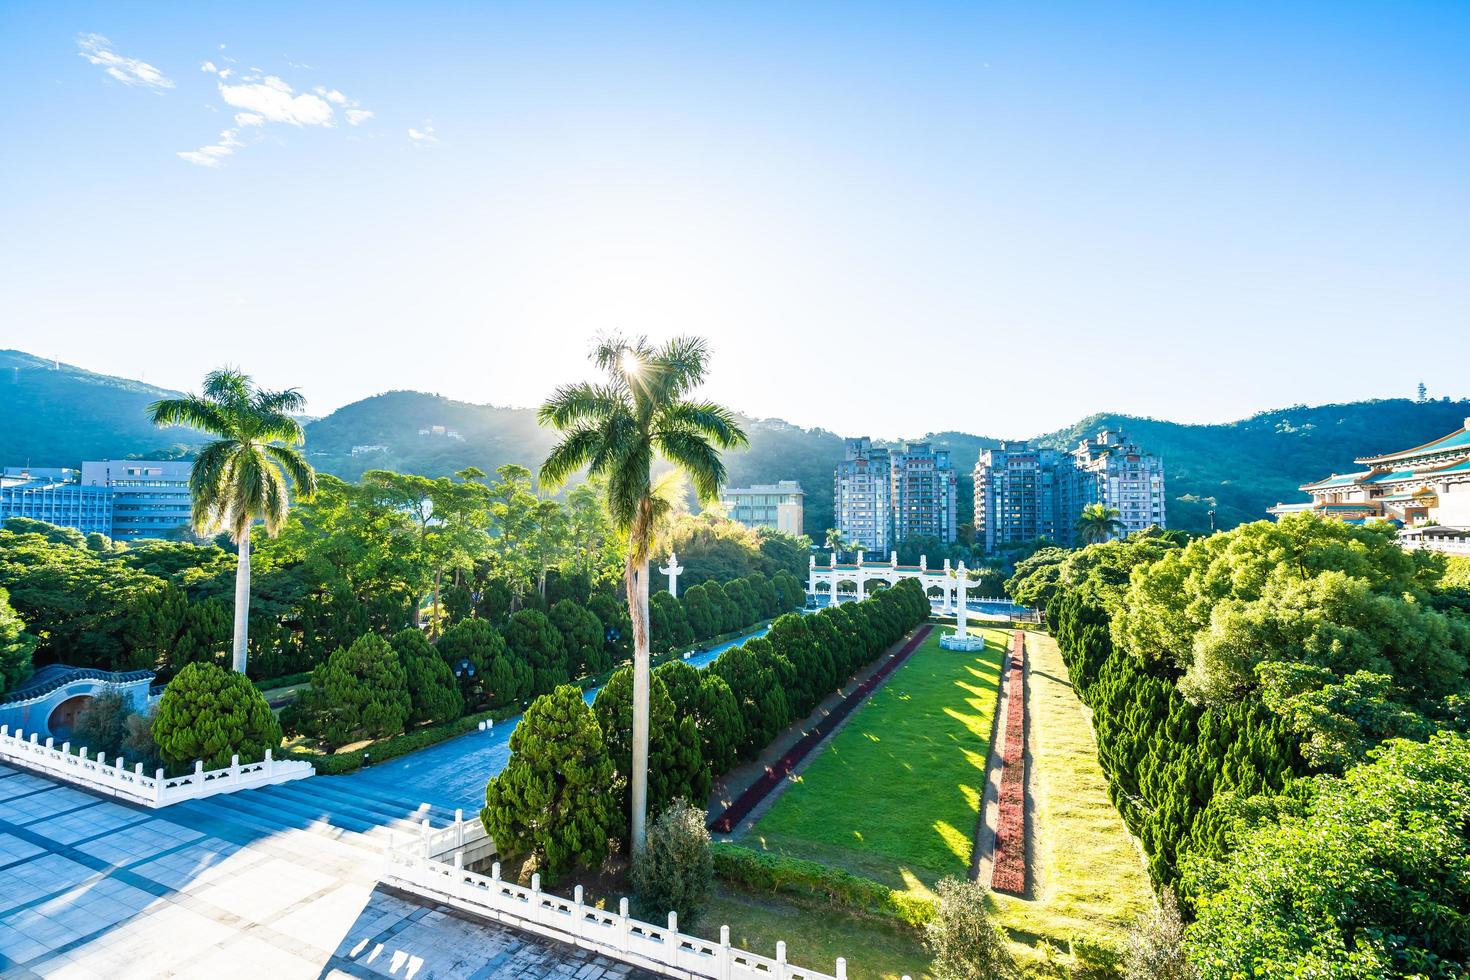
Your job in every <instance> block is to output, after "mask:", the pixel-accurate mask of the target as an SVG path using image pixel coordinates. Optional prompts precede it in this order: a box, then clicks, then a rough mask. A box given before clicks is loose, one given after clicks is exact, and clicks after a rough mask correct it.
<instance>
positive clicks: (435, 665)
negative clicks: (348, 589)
mask: <svg viewBox="0 0 1470 980" xmlns="http://www.w3.org/2000/svg"><path fill="white" fill-rule="evenodd" d="M388 642H389V645H390V646H392V647H393V651H394V652H395V653H397V654H398V660H399V662H400V663H402V664H403V674H404V677H405V679H406V680H407V683H408V697H409V712H408V724H410V725H417V724H421V723H423V722H426V721H433V722H440V723H442V722H447V721H453V720H454V719H456V718H458V717H459V716H460V715H462V714H464V698H463V697H461V696H460V693H459V683H458V682H457V681H456V680H455V679H454V672H453V671H452V670H450V669H449V664H447V663H445V661H444V658H443V657H440V656H439V654H438V653H436V652H435V651H434V648H433V647H431V646H430V645H429V641H428V640H427V639H426V638H425V637H424V632H423V630H420V629H416V628H414V627H412V626H410V627H408V628H407V629H403V630H400V631H399V632H397V633H395V634H393V638H392V639H391V640H389V641H388Z"/></svg>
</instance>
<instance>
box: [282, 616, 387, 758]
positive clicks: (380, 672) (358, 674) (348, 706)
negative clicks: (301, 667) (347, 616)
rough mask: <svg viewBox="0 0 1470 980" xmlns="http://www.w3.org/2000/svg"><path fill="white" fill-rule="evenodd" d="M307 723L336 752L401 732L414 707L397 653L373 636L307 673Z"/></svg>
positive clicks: (337, 652)
mask: <svg viewBox="0 0 1470 980" xmlns="http://www.w3.org/2000/svg"><path fill="white" fill-rule="evenodd" d="M308 703H309V707H308V708H307V710H308V712H310V714H311V715H313V716H314V721H313V722H311V723H310V727H311V729H312V730H314V731H316V732H317V733H318V734H319V735H320V736H321V737H322V739H323V740H324V741H325V742H326V743H327V744H328V745H330V746H333V747H334V748H335V747H336V746H339V745H346V744H347V743H348V742H353V741H357V740H358V739H363V738H369V739H375V738H386V737H387V736H389V735H397V734H398V733H399V732H401V731H403V726H404V724H405V723H407V721H408V716H409V713H410V712H411V711H412V709H413V702H412V699H411V698H410V697H409V693H408V677H407V675H406V674H405V673H404V670H403V664H402V663H401V662H400V661H399V659H398V654H397V653H395V652H394V650H393V648H392V647H390V646H389V645H388V642H387V641H386V640H384V639H383V638H382V637H381V636H378V635H377V634H376V633H364V634H363V635H362V636H360V637H358V638H357V640H356V641H354V642H353V644H352V646H350V647H348V648H347V649H346V650H343V649H341V648H340V647H339V648H338V649H337V651H336V652H335V653H333V654H332V655H331V656H330V657H328V658H327V662H326V663H324V664H318V665H317V667H316V669H315V670H313V671H312V672H311V693H310V695H309V702H308Z"/></svg>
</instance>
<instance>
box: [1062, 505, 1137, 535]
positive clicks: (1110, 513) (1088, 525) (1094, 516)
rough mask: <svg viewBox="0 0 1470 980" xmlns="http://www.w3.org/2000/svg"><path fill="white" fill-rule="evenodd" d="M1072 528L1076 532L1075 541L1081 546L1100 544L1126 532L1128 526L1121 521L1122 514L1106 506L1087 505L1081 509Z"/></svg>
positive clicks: (1114, 508)
mask: <svg viewBox="0 0 1470 980" xmlns="http://www.w3.org/2000/svg"><path fill="white" fill-rule="evenodd" d="M1072 527H1073V530H1074V531H1076V532H1077V540H1078V541H1080V542H1082V543H1083V544H1101V543H1102V542H1104V541H1111V540H1112V539H1113V538H1116V537H1121V536H1122V535H1123V534H1126V533H1127V532H1128V525H1127V524H1124V523H1123V520H1122V512H1121V511H1119V510H1118V508H1116V507H1109V506H1108V505H1107V504H1088V505H1087V506H1086V507H1083V508H1082V515H1081V516H1080V517H1078V518H1077V522H1076V523H1075V524H1074V525H1073V526H1072Z"/></svg>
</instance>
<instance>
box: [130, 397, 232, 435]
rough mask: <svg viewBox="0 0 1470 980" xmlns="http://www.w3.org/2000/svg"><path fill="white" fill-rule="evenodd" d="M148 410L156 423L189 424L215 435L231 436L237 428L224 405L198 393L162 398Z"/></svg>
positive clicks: (149, 415)
mask: <svg viewBox="0 0 1470 980" xmlns="http://www.w3.org/2000/svg"><path fill="white" fill-rule="evenodd" d="M147 411H148V418H149V420H150V421H151V422H152V423H153V424H154V425H187V426H188V427H189V428H191V429H198V430H200V431H201V432H208V433H209V434H210V435H213V436H229V435H230V434H231V433H232V432H233V431H234V430H235V424H234V421H233V420H232V419H231V418H230V416H229V414H228V413H227V412H226V411H225V410H224V409H223V407H222V406H220V405H217V404H215V403H214V402H211V401H208V400H206V399H203V398H200V397H198V396H196V395H186V396H185V397H183V398H161V399H159V400H158V401H156V402H154V403H153V404H151V405H149V406H148V409H147Z"/></svg>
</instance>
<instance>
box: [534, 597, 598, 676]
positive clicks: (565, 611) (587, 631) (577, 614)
mask: <svg viewBox="0 0 1470 980" xmlns="http://www.w3.org/2000/svg"><path fill="white" fill-rule="evenodd" d="M548 618H549V619H550V620H551V624H552V625H553V626H555V627H556V629H557V632H559V633H560V634H561V641H562V646H563V648H564V649H565V650H566V654H567V670H568V672H569V673H570V674H571V675H572V676H573V677H581V676H583V675H584V674H601V673H602V672H603V671H605V670H607V669H608V667H610V666H612V665H611V664H610V663H609V661H608V656H607V652H606V651H605V650H604V649H603V632H602V621H601V620H600V619H598V618H597V616H595V615H594V614H593V613H591V612H589V611H588V610H587V608H586V607H585V606H583V605H581V604H580V603H577V602H574V601H572V600H571V599H563V600H561V601H560V602H558V603H557V604H556V605H554V606H552V607H551V615H550V616H549V617H548Z"/></svg>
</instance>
